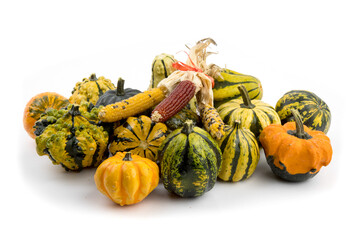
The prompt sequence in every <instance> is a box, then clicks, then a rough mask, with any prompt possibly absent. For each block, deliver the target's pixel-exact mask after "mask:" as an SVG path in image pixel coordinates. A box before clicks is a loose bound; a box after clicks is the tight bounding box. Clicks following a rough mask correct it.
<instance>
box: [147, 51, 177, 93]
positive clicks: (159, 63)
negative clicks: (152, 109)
mask: <svg viewBox="0 0 360 240" xmlns="http://www.w3.org/2000/svg"><path fill="white" fill-rule="evenodd" d="M175 62H176V60H175V59H174V56H173V55H170V54H166V53H162V54H160V55H157V56H156V57H155V58H154V60H153V62H152V68H151V72H152V75H151V81H150V86H149V89H151V88H156V87H157V85H158V83H159V82H160V81H161V80H163V79H164V78H167V77H168V76H170V74H171V73H172V72H174V71H175V70H176V69H175V68H174V67H173V65H172V64H173V63H175Z"/></svg>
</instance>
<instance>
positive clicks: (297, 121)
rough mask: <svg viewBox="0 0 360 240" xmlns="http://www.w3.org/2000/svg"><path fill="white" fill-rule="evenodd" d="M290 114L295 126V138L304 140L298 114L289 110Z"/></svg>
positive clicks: (303, 131)
mask: <svg viewBox="0 0 360 240" xmlns="http://www.w3.org/2000/svg"><path fill="white" fill-rule="evenodd" d="M291 114H292V115H293V117H294V120H295V124H296V136H297V137H298V138H304V136H305V135H306V133H305V130H304V125H303V121H302V119H301V116H300V113H299V112H298V111H297V110H295V109H291Z"/></svg>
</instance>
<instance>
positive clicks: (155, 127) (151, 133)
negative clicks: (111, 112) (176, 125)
mask: <svg viewBox="0 0 360 240" xmlns="http://www.w3.org/2000/svg"><path fill="white" fill-rule="evenodd" d="M166 134H167V127H166V125H165V124H163V123H155V122H153V121H151V119H150V118H149V117H147V116H144V115H142V116H140V117H129V118H128V119H127V120H126V122H125V123H123V124H122V125H121V126H119V127H117V128H116V129H115V131H114V140H113V141H112V142H111V144H110V147H109V150H110V152H111V153H112V154H113V155H114V154H115V153H116V152H131V153H133V154H136V155H140V156H142V157H145V158H148V159H151V160H153V161H155V160H156V157H157V153H158V149H159V146H160V144H161V143H162V142H163V141H164V140H165V138H166Z"/></svg>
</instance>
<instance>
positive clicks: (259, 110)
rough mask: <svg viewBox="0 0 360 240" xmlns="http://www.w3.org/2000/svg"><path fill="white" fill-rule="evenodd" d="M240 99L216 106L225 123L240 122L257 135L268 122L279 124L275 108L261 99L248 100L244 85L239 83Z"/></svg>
mask: <svg viewBox="0 0 360 240" xmlns="http://www.w3.org/2000/svg"><path fill="white" fill-rule="evenodd" d="M238 91H240V92H241V96H242V99H233V100H231V101H229V102H227V103H224V104H222V105H220V106H219V107H218V112H219V114H220V117H221V118H222V119H223V121H224V122H225V123H226V124H229V125H231V124H233V123H234V122H235V120H239V121H240V122H241V126H242V127H243V128H247V129H250V131H251V132H253V133H254V134H255V136H256V138H258V137H259V135H260V133H261V131H262V130H263V129H264V128H265V127H266V126H268V125H270V124H273V123H274V124H280V123H281V122H280V118H279V116H278V114H277V113H276V111H275V109H274V108H273V107H272V106H271V105H269V104H267V103H264V102H263V101H261V100H250V97H249V94H248V93H247V91H246V88H245V86H243V85H240V86H239V87H238Z"/></svg>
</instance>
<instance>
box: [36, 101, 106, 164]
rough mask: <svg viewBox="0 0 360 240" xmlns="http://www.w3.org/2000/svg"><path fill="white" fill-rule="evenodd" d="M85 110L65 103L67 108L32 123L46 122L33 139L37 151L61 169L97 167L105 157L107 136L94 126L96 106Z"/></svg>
mask: <svg viewBox="0 0 360 240" xmlns="http://www.w3.org/2000/svg"><path fill="white" fill-rule="evenodd" d="M85 109H86V108H85V106H84V105H83V106H82V107H80V106H78V105H69V106H68V107H67V109H62V110H59V111H58V112H54V111H51V112H50V113H49V115H46V116H45V115H44V116H43V117H42V118H41V119H40V120H39V122H37V125H36V126H39V123H40V122H41V121H43V122H44V119H45V120H46V121H48V123H49V125H47V126H46V127H45V128H44V129H43V130H42V132H39V135H38V136H37V137H36V139H35V140H36V151H37V153H38V154H39V155H40V156H42V155H48V156H49V157H50V159H51V160H52V161H53V163H54V164H60V165H61V166H63V167H64V168H65V170H81V169H83V168H85V167H93V166H98V165H99V164H100V162H101V161H102V160H103V159H104V158H105V157H107V153H108V151H107V144H108V138H109V136H108V133H107V131H105V130H104V128H103V127H102V126H98V125H96V124H97V123H98V121H99V120H98V118H97V115H98V112H99V109H98V108H93V109H92V110H91V111H90V112H87V111H85ZM60 115H61V117H59V116H60ZM56 118H57V119H56ZM36 126H35V128H36Z"/></svg>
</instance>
